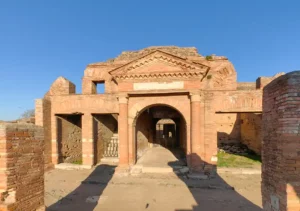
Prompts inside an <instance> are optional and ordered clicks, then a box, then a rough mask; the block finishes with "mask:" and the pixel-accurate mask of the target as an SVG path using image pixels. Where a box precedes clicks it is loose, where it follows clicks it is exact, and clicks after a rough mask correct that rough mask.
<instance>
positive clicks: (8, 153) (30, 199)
mask: <svg viewBox="0 0 300 211" xmlns="http://www.w3.org/2000/svg"><path fill="white" fill-rule="evenodd" d="M43 151H44V134H43V128H42V127H39V126H35V125H31V124H9V123H6V124H5V123H3V124H0V153H1V156H0V192H1V202H0V210H1V211H12V210H22V211H33V210H44V157H43Z"/></svg>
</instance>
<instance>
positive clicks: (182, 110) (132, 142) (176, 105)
mask: <svg viewBox="0 0 300 211" xmlns="http://www.w3.org/2000/svg"><path fill="white" fill-rule="evenodd" d="M184 103H188V105H189V104H190V100H189V98H188V97H186V98H184V100H183V101H180V100H174V101H172V100H170V98H165V99H164V98H156V99H155V98H153V99H150V100H148V99H147V100H145V101H141V102H137V103H131V101H130V98H129V109H128V126H129V127H128V130H129V131H128V132H129V134H128V142H129V163H130V164H131V165H134V164H135V163H136V161H137V159H136V150H137V149H136V137H135V136H136V134H135V131H136V121H137V119H138V117H139V116H140V114H142V113H143V112H144V111H145V110H146V109H148V108H151V107H155V106H166V107H169V108H172V109H174V110H175V111H176V112H178V114H180V116H181V118H182V120H183V122H184V127H185V134H186V136H185V142H186V154H187V155H188V154H190V152H191V146H190V124H189V123H190V106H183V105H184ZM185 105H186V104H185Z"/></svg>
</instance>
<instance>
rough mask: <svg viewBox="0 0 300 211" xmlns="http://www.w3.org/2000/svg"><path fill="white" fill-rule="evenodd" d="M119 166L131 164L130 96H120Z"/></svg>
mask: <svg viewBox="0 0 300 211" xmlns="http://www.w3.org/2000/svg"><path fill="white" fill-rule="evenodd" d="M118 132H119V166H120V167H127V166H128V165H129V157H128V152H129V146H128V97H127V96H120V97H119V118H118Z"/></svg>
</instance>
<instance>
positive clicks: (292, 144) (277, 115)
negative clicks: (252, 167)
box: [262, 71, 300, 211]
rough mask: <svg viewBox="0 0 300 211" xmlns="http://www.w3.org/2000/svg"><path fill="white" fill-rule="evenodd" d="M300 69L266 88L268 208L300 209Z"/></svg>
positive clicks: (265, 198)
mask: <svg viewBox="0 0 300 211" xmlns="http://www.w3.org/2000/svg"><path fill="white" fill-rule="evenodd" d="M299 108H300V71H295V72H291V73H287V74H286V75H283V76H280V77H279V78H277V79H275V80H274V81H272V82H271V83H269V84H268V85H267V86H265V88H264V91H263V115H262V123H263V124H262V134H263V141H262V199H263V200H262V201H263V209H264V210H265V211H296V210H297V211H298V210H300V201H299V198H300V112H299Z"/></svg>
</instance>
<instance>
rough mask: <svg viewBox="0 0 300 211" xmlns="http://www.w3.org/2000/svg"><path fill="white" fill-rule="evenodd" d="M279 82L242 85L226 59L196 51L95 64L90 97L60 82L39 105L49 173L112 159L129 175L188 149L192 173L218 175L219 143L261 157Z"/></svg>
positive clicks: (164, 51)
mask: <svg viewBox="0 0 300 211" xmlns="http://www.w3.org/2000/svg"><path fill="white" fill-rule="evenodd" d="M278 76H279V75H276V76H274V77H273V78H272V77H271V78H267V77H260V78H258V79H257V81H256V82H250V83H238V82H237V73H236V71H235V69H234V66H233V65H232V64H231V62H230V61H229V60H228V59H227V58H226V57H223V56H215V55H212V56H208V57H204V56H201V55H200V54H198V52H197V49H196V48H179V47H150V48H146V49H143V50H140V51H131V52H123V53H122V54H121V55H120V56H118V57H116V58H115V59H111V60H108V61H106V62H99V63H93V64H89V65H88V66H87V67H86V69H85V71H84V76H83V78H82V94H76V93H75V85H74V84H73V83H71V82H70V81H68V80H67V79H65V78H63V77H59V78H58V79H57V80H56V81H55V82H54V83H53V84H52V85H51V87H50V89H49V91H48V92H47V94H46V95H45V96H44V98H43V99H38V100H37V101H36V124H37V125H41V126H44V129H45V165H46V168H48V167H51V166H52V165H53V164H58V163H61V162H71V163H81V162H82V164H83V165H85V166H92V165H95V164H96V163H98V162H100V161H101V159H103V158H112V159H116V160H117V161H118V162H119V169H121V168H122V169H129V167H130V166H132V165H134V164H135V163H136V161H137V159H139V157H141V156H143V153H144V152H145V151H146V150H147V149H148V148H149V147H155V146H157V145H162V146H164V147H167V148H170V149H171V148H180V149H182V150H183V151H184V152H185V155H186V160H187V165H188V166H189V168H190V169H191V170H194V171H202V172H204V171H211V170H213V169H214V166H215V164H216V162H217V156H216V155H217V145H218V144H219V143H224V142H228V143H232V142H233V143H234V142H240V141H241V142H243V143H246V144H247V145H248V146H249V147H250V148H251V149H253V150H254V151H256V152H257V153H260V141H261V139H260V127H261V126H260V124H261V112H262V88H263V87H264V86H265V85H266V84H267V83H269V82H270V81H272V80H273V79H274V78H276V77H278ZM99 87H104V92H103V93H99ZM162 122H164V123H163V124H162Z"/></svg>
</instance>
